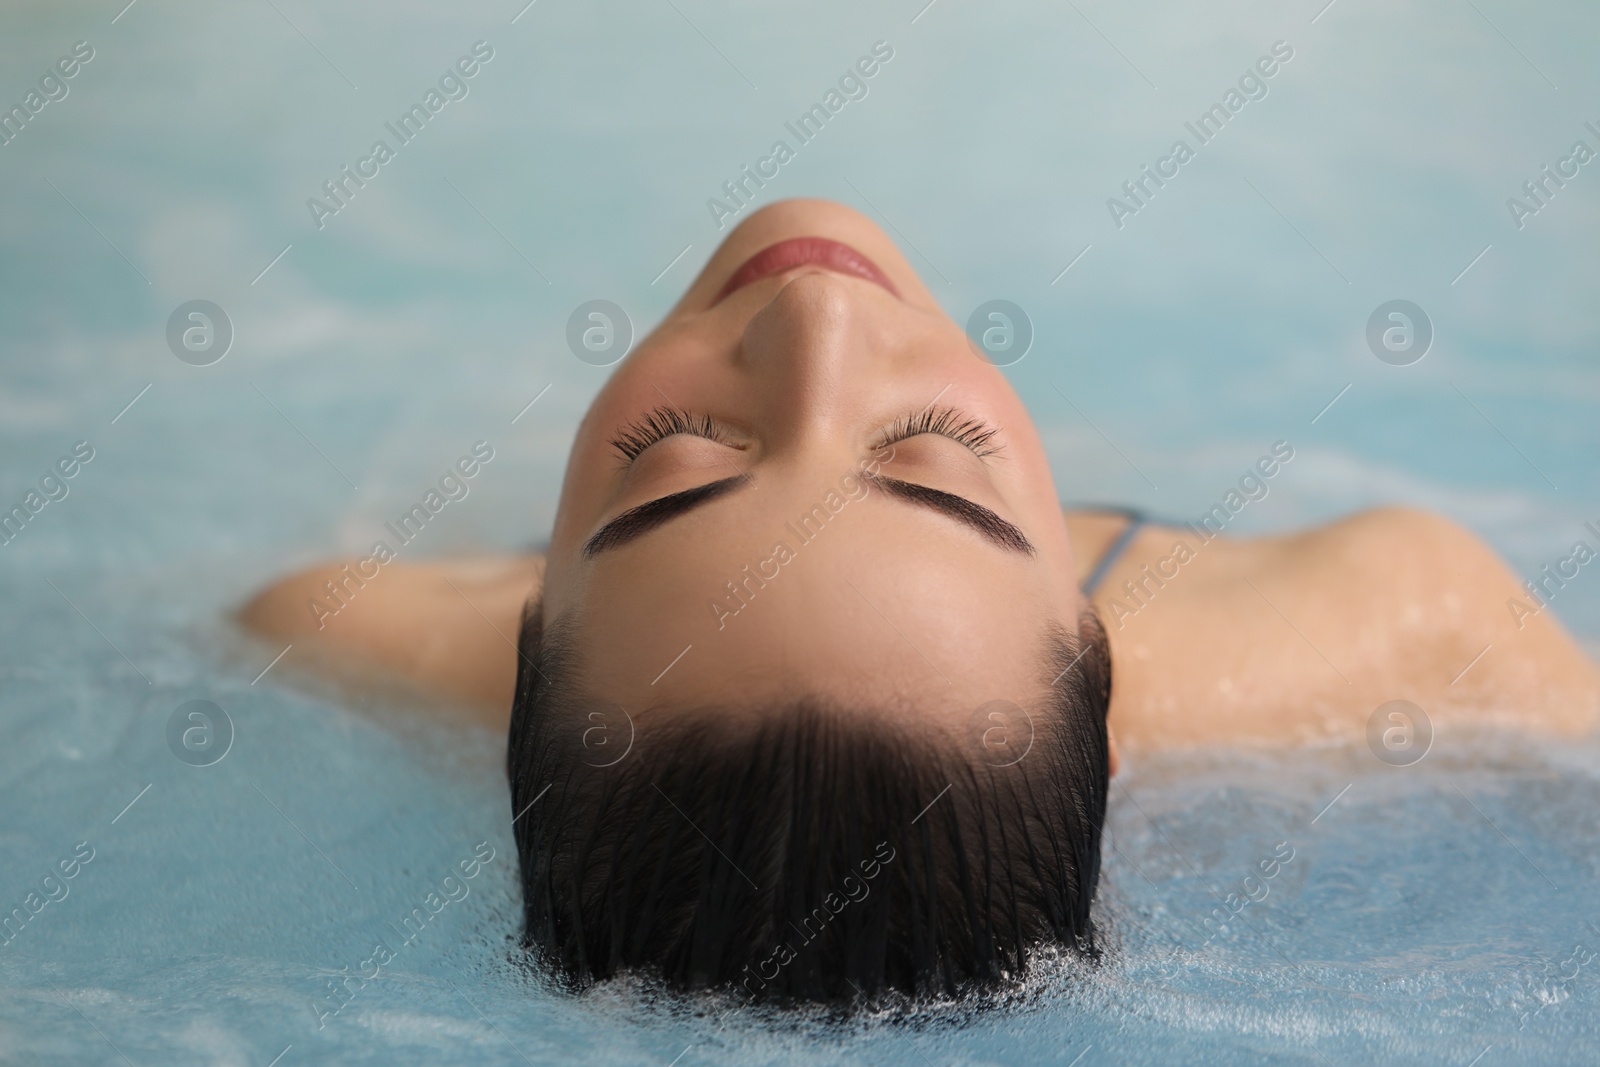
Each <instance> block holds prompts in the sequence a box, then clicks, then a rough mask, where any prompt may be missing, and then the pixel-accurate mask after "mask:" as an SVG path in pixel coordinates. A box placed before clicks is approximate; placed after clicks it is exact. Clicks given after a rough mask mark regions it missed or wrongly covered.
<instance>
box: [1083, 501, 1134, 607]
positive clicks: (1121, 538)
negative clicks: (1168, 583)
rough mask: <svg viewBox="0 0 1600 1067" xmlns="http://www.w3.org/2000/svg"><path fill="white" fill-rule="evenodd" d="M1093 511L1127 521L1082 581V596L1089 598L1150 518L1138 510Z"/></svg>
mask: <svg viewBox="0 0 1600 1067" xmlns="http://www.w3.org/2000/svg"><path fill="white" fill-rule="evenodd" d="M1093 510H1095V511H1109V512H1112V513H1114V514H1117V515H1121V516H1123V517H1124V518H1126V519H1127V520H1128V523H1127V525H1126V526H1124V527H1123V528H1122V532H1121V533H1119V534H1118V535H1117V539H1116V540H1115V541H1112V542H1111V546H1110V547H1109V548H1107V549H1106V550H1105V551H1104V552H1102V553H1101V554H1100V558H1099V560H1097V561H1096V562H1095V565H1094V569H1093V570H1091V571H1090V572H1089V576H1088V577H1087V578H1085V579H1084V580H1083V584H1082V586H1081V588H1082V589H1083V594H1084V596H1089V595H1090V594H1092V593H1093V592H1094V591H1095V589H1096V588H1097V587H1098V586H1099V585H1100V583H1101V581H1103V580H1104V579H1105V576H1106V572H1107V571H1109V570H1110V569H1111V568H1112V566H1113V565H1114V564H1115V563H1116V562H1117V560H1118V559H1119V558H1121V556H1122V554H1123V553H1124V552H1126V551H1127V549H1128V546H1129V545H1130V544H1132V543H1133V539H1134V537H1135V536H1137V535H1138V533H1139V531H1140V530H1141V529H1142V528H1143V527H1144V526H1145V525H1146V524H1147V523H1149V521H1150V517H1149V516H1148V515H1146V514H1145V513H1144V512H1143V511H1141V510H1139V509H1138V508H1094V509H1093Z"/></svg>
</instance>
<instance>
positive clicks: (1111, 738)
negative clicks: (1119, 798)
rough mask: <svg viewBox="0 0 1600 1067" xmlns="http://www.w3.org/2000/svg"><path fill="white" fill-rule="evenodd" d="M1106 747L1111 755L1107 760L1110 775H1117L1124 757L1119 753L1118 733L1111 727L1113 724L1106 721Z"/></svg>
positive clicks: (1113, 776)
mask: <svg viewBox="0 0 1600 1067" xmlns="http://www.w3.org/2000/svg"><path fill="white" fill-rule="evenodd" d="M1106 747H1107V750H1108V752H1107V754H1108V756H1109V757H1110V758H1109V759H1108V760H1107V761H1106V762H1107V764H1108V765H1109V768H1110V775H1109V776H1110V777H1112V778H1115V777H1116V776H1117V768H1118V767H1121V766H1122V757H1121V756H1119V755H1118V754H1117V734H1116V731H1114V730H1112V729H1111V724H1110V723H1106Z"/></svg>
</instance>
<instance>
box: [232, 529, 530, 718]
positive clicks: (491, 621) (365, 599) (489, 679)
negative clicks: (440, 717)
mask: <svg viewBox="0 0 1600 1067" xmlns="http://www.w3.org/2000/svg"><path fill="white" fill-rule="evenodd" d="M543 577H544V557H543V556H531V555H530V556H480V557H474V558H466V559H459V560H441V561H438V562H421V563H402V562H399V561H396V562H391V563H388V564H385V565H384V566H383V567H382V568H381V569H379V571H378V573H377V574H376V575H375V576H374V577H371V578H367V579H362V578H360V576H359V574H357V573H356V571H355V568H354V563H353V561H343V560H336V561H331V562H327V563H321V564H318V565H316V566H314V567H311V568H308V569H306V570H304V571H301V572H299V573H298V574H293V575H290V576H289V577H287V578H283V579H281V580H279V581H277V582H275V583H273V584H272V585H270V586H268V587H267V588H266V589H263V590H262V591H261V592H260V593H258V594H256V596H255V597H254V598H252V599H251V600H250V602H249V603H247V604H246V605H245V606H244V607H243V608H242V609H241V610H240V612H239V620H240V621H241V622H242V623H243V624H244V625H245V626H247V627H249V628H250V629H252V630H254V631H256V632H257V633H259V634H262V635H263V636H266V637H270V638H274V639H276V640H280V641H285V642H291V643H292V644H293V646H294V648H293V650H292V651H291V652H290V653H289V657H287V658H290V659H294V658H299V659H300V660H301V661H302V664H305V663H306V662H308V661H310V662H317V661H319V660H320V661H321V665H333V666H336V667H343V666H350V667H356V668H362V669H367V670H370V669H372V668H379V669H381V670H385V671H388V672H392V673H393V674H396V675H399V676H400V677H402V678H404V679H405V680H406V681H408V682H411V683H412V684H414V685H415V686H417V687H418V688H420V689H423V690H426V691H430V692H433V693H436V694H438V695H440V696H444V697H447V698H451V699H457V700H462V701H465V702H469V703H471V704H473V705H476V706H477V707H478V708H480V709H482V711H483V713H484V717H485V719H486V722H487V724H489V725H496V726H503V725H504V722H505V717H506V715H507V714H508V712H509V709H510V706H511V691H512V686H513V685H514V683H515V680H516V668H517V651H516V647H515V643H516V640H517V631H518V628H519V626H520V624H521V621H522V610H523V605H524V604H525V603H526V602H527V601H528V599H529V598H530V597H531V596H532V595H533V594H534V593H535V592H536V591H537V589H538V587H539V584H540V582H541V581H542V579H543Z"/></svg>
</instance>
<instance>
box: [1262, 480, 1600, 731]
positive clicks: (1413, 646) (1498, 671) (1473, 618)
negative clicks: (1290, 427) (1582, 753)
mask: <svg viewBox="0 0 1600 1067" xmlns="http://www.w3.org/2000/svg"><path fill="white" fill-rule="evenodd" d="M1284 549H1285V551H1287V552H1289V553H1291V554H1292V555H1294V556H1298V557H1300V558H1299V560H1298V563H1299V564H1300V565H1301V568H1302V569H1303V571H1304V580H1305V582H1306V584H1307V585H1308V587H1309V588H1310V590H1312V591H1313V592H1314V595H1318V596H1321V597H1324V598H1326V599H1327V600H1328V601H1329V602H1332V603H1335V604H1337V605H1338V608H1337V610H1338V612H1339V614H1340V616H1341V617H1342V618H1344V619H1345V620H1346V622H1347V624H1348V626H1349V628H1350V636H1351V638H1352V639H1353V640H1354V641H1355V642H1356V643H1357V645H1358V646H1359V648H1363V649H1366V650H1369V651H1371V650H1375V649H1376V646H1378V645H1379V644H1380V643H1381V644H1382V645H1385V646H1387V647H1388V648H1389V649H1391V650H1393V651H1392V654H1391V656H1390V663H1389V666H1388V670H1389V672H1390V673H1391V674H1392V676H1393V677H1395V678H1396V679H1397V680H1401V679H1403V680H1407V681H1410V682H1411V683H1412V684H1413V685H1424V683H1425V686H1424V687H1425V688H1426V689H1428V690H1431V691H1432V692H1434V693H1436V694H1437V699H1438V700H1439V701H1440V702H1441V703H1442V704H1443V705H1446V706H1455V707H1462V708H1472V709H1474V710H1476V711H1479V712H1483V713H1490V714H1495V715H1499V714H1506V715H1508V716H1510V717H1513V718H1517V719H1519V720H1520V721H1524V722H1525V721H1528V720H1529V719H1538V720H1541V721H1543V722H1545V723H1547V724H1548V725H1551V726H1555V727H1557V728H1562V729H1571V730H1581V729H1588V728H1590V727H1592V726H1593V725H1594V723H1595V721H1596V717H1597V715H1600V670H1597V669H1596V667H1595V665H1594V663H1593V662H1592V661H1591V660H1590V659H1589V658H1588V656H1586V655H1585V654H1584V652H1583V651H1582V649H1580V648H1579V647H1578V645H1577V644H1576V642H1574V641H1573V639H1572V637H1571V636H1570V635H1569V634H1568V633H1567V631H1566V629H1565V628H1564V627H1563V626H1562V625H1561V623H1560V622H1559V620H1558V619H1557V618H1556V617H1555V614H1554V612H1553V611H1552V610H1550V606H1549V604H1548V602H1547V601H1546V600H1544V599H1543V598H1540V597H1538V596H1536V595H1534V594H1533V593H1531V592H1530V590H1529V588H1528V587H1527V586H1526V585H1525V584H1524V582H1523V581H1522V579H1521V578H1519V577H1518V576H1517V575H1516V574H1515V573H1514V572H1513V571H1512V570H1511V568H1510V567H1508V566H1507V565H1506V563H1505V562H1504V561H1503V560H1502V559H1501V558H1500V556H1499V555H1498V553H1496V552H1495V551H1494V549H1493V548H1491V547H1490V546H1489V545H1488V544H1487V543H1485V542H1484V540H1483V539H1482V538H1480V537H1479V536H1478V535H1477V534H1475V533H1473V532H1472V531H1471V530H1469V529H1468V528H1467V527H1465V526H1463V525H1461V524H1460V523H1457V522H1455V521H1453V520H1451V519H1449V518H1446V517H1445V516H1443V515H1439V514H1437V513H1435V512H1431V511H1426V510H1423V509H1420V508H1413V507H1382V508H1373V509H1370V510H1367V511H1362V512H1358V513H1356V514H1354V515H1351V516H1349V517H1347V518H1344V519H1341V520H1339V521H1337V522H1333V523H1330V524H1328V525H1326V526H1323V527H1319V528H1317V529H1315V530H1312V531H1308V532H1306V533H1304V534H1299V535H1291V536H1290V537H1289V538H1287V539H1285V544H1284Z"/></svg>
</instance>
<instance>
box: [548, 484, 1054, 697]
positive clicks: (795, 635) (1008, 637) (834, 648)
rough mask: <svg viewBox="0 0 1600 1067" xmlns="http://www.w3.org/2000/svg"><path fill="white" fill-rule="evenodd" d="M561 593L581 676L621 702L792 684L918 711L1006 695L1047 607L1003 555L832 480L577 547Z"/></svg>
mask: <svg viewBox="0 0 1600 1067" xmlns="http://www.w3.org/2000/svg"><path fill="white" fill-rule="evenodd" d="M812 496H815V499H812ZM579 595H580V600H581V607H580V608H579V610H578V611H577V612H576V616H577V617H578V618H579V620H580V622H579V625H578V627H577V630H576V633H575V638H576V640H577V642H578V648H579V652H580V659H581V661H582V663H583V667H584V674H585V682H584V684H585V688H586V689H589V690H590V691H592V692H594V693H595V695H597V696H601V697H605V698H607V699H610V700H614V701H616V702H617V703H619V704H621V705H622V706H623V707H625V708H646V707H658V706H672V705H678V704H683V705H689V704H702V703H718V704H727V705H730V706H741V705H744V706H748V705H764V704H770V703H775V702H780V701H783V700H786V699H789V698H792V697H793V696H794V695H795V694H796V693H798V692H807V693H814V694H817V695H818V696H821V697H825V698H831V699H834V700H837V701H838V702H840V703H842V704H862V703H867V704H870V705H871V706H874V707H885V706H894V705H905V706H907V707H911V706H915V707H917V708H920V709H924V710H926V709H939V708H947V709H950V710H952V711H959V710H961V709H963V708H971V707H975V706H977V705H979V704H982V703H984V702H985V701H989V700H994V699H1006V700H1013V701H1018V702H1023V701H1024V699H1025V698H1027V697H1028V696H1030V695H1032V694H1034V693H1036V692H1037V690H1038V688H1039V685H1040V676H1041V674H1042V672H1043V671H1044V670H1045V665H1044V664H1043V662H1042V659H1041V657H1042V653H1043V644H1042V641H1043V634H1044V633H1045V630H1046V628H1047V626H1048V624H1049V621H1050V619H1051V618H1052V617H1053V615H1052V612H1051V605H1050V604H1049V602H1048V598H1047V597H1046V595H1045V594H1044V591H1043V590H1042V589H1040V588H1039V585H1038V583H1037V581H1036V580H1034V579H1033V572H1032V571H1031V570H1030V569H1029V567H1028V566H1027V565H1026V564H1025V563H1024V562H1022V561H1020V560H1019V559H1018V558H1017V557H1016V556H1015V554H1009V553H1006V552H1004V551H1003V550H1000V549H998V548H996V547H994V546H993V545H990V544H987V543H985V542H983V541H981V540H980V539H979V538H977V537H976V536H974V535H973V534H972V533H971V532H970V531H967V530H964V529H962V528H960V527H958V526H956V525H954V524H952V523H949V522H947V521H942V520H941V519H939V518H938V517H937V516H931V515H927V514H924V513H921V512H919V511H918V510H916V509H913V508H910V507H907V506H905V505H903V504H900V503H897V502H895V501H892V500H889V499H887V498H886V497H885V496H884V494H882V493H878V492H872V493H858V494H855V495H852V494H850V493H847V492H846V491H845V490H843V489H841V488H840V487H839V486H838V485H832V486H827V487H824V488H822V489H819V490H818V491H817V492H816V493H814V494H811V495H807V494H806V493H804V492H802V491H798V490H795V489H785V488H783V487H779V486H760V487H755V488H753V489H752V490H751V491H749V492H746V493H742V494H738V495H736V496H733V497H729V498H724V499H721V500H717V501H714V502H712V503H710V504H707V505H705V506H704V507H703V508H702V509H700V510H699V511H697V512H694V513H692V514H689V515H685V516H682V517H680V518H678V519H675V520H673V522H672V523H670V524H669V525H667V526H665V527H662V528H660V529H657V530H654V531H652V532H651V533H649V534H647V535H645V536H643V537H641V538H639V539H638V540H637V541H635V542H632V543H630V544H628V545H626V546H624V547H623V548H620V549H617V550H615V551H614V552H611V553H608V554H607V555H606V556H605V557H602V558H599V559H597V560H595V561H594V562H593V564H592V565H590V566H588V567H587V568H586V573H585V576H584V580H583V581H582V583H581V589H580V590H579Z"/></svg>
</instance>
